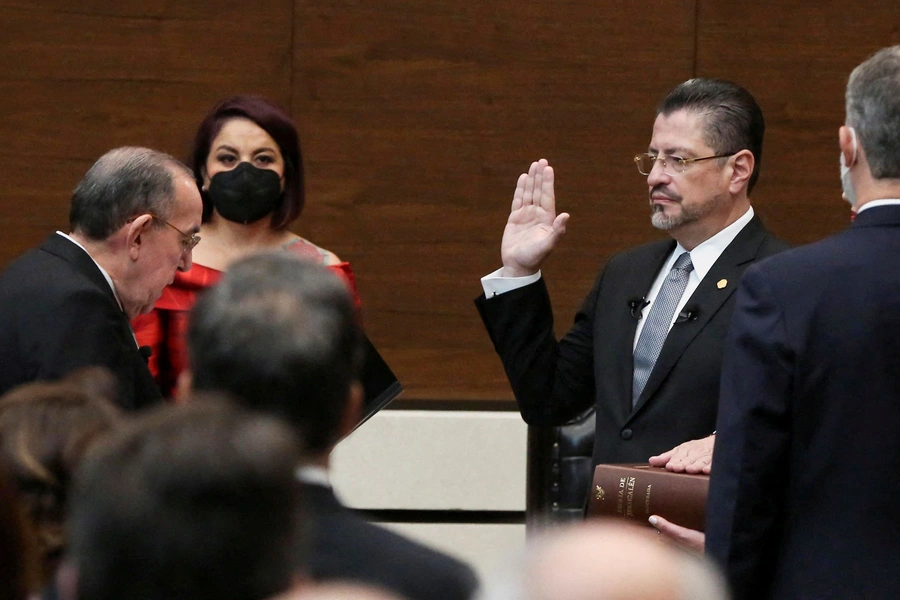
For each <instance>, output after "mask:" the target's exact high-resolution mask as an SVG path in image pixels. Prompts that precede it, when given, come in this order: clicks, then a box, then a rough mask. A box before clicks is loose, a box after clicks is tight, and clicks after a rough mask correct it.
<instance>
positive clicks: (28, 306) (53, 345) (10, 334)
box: [0, 148, 202, 409]
mask: <svg viewBox="0 0 900 600" xmlns="http://www.w3.org/2000/svg"><path fill="white" fill-rule="evenodd" d="M201 214H202V203H201V201H200V193H199V192H198V191H197V185H196V184H195V183H194V180H193V177H192V175H191V172H190V171H189V170H188V169H187V168H186V167H185V166H184V165H182V164H181V163H180V162H178V161H177V160H175V159H174V158H172V157H171V156H169V155H167V154H162V153H160V152H155V151H153V150H148V149H147V148H117V149H115V150H111V151H109V152H107V153H106V154H104V155H103V156H102V157H100V159H99V160H97V162H96V163H94V166H92V167H91V168H90V170H89V171H88V172H87V174H86V175H85V176H84V178H83V179H82V180H81V182H80V183H79V184H78V185H77V186H76V187H75V191H74V192H73V193H72V202H71V208H70V213H69V223H70V232H69V233H68V234H66V233H63V232H61V231H58V232H56V233H54V234H51V235H50V236H49V237H48V238H47V239H46V240H45V241H44V243H43V244H42V245H41V246H40V247H38V248H35V249H33V250H30V251H28V252H26V253H25V254H23V255H22V256H20V257H19V258H17V259H16V260H14V261H13V262H12V263H11V264H10V265H9V266H8V267H7V268H6V270H5V271H3V273H2V274H0V365H3V368H2V369H0V394H2V393H4V392H6V391H7V390H9V389H11V388H13V387H15V386H17V385H21V384H23V383H28V382H30V381H35V380H53V379H58V378H60V377H62V376H64V375H66V374H67V373H69V372H70V371H73V370H75V369H77V368H79V367H85V366H92V365H101V366H104V367H106V368H108V369H110V370H111V371H112V372H113V373H114V374H115V376H116V377H117V379H118V385H119V386H120V387H119V393H120V395H119V399H120V402H121V405H122V406H123V407H125V408H128V409H138V408H142V407H144V406H148V405H151V404H153V403H155V402H158V401H160V400H161V399H162V395H161V394H160V391H159V388H158V386H157V385H156V383H155V382H154V381H153V377H152V376H151V374H150V371H149V370H148V369H147V361H146V358H145V356H144V354H142V353H141V352H140V351H139V349H138V346H137V344H136V343H135V338H134V333H133V332H132V330H131V325H130V324H129V322H128V319H129V318H133V317H136V316H137V315H139V314H141V313H145V312H148V311H150V310H151V309H152V308H153V304H154V302H156V299H157V298H159V296H160V294H161V293H162V291H163V288H165V286H166V284H168V283H169V282H170V281H172V278H173V277H174V276H175V273H176V271H186V270H188V269H190V268H191V250H192V249H193V247H194V245H195V244H196V243H197V242H198V241H199V238H198V237H197V236H196V235H195V233H196V232H197V231H198V230H199V228H200V219H201Z"/></svg>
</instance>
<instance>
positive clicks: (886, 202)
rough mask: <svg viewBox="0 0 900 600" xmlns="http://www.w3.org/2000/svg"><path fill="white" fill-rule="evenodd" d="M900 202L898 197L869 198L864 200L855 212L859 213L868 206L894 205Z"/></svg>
mask: <svg viewBox="0 0 900 600" xmlns="http://www.w3.org/2000/svg"><path fill="white" fill-rule="evenodd" d="M898 204H900V198H885V199H883V200H871V201H869V202H866V203H865V204H863V205H862V206H860V207H859V209H858V210H857V211H856V214H859V213H861V212H862V211H864V210H866V209H868V208H875V207H877V206H896V205H898Z"/></svg>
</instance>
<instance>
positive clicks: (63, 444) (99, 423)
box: [0, 372, 122, 585]
mask: <svg viewBox="0 0 900 600" xmlns="http://www.w3.org/2000/svg"><path fill="white" fill-rule="evenodd" d="M101 376H102V377H111V375H110V374H109V373H108V372H105V373H104V374H101ZM77 377H78V382H75V378H72V379H71V380H70V379H69V378H67V379H65V380H63V381H61V382H57V383H45V382H35V383H27V384H25V385H22V386H19V387H17V388H14V389H12V390H10V391H9V392H7V393H6V394H4V395H3V396H2V397H0V463H2V466H3V467H4V468H5V469H6V471H7V472H8V473H9V474H10V477H11V478H12V480H13V482H14V484H15V486H16V488H17V490H18V493H19V499H20V502H21V506H22V508H23V514H24V515H25V516H26V517H27V518H28V519H29V521H30V525H31V528H32V530H33V531H34V534H35V538H36V542H37V549H38V552H39V556H40V559H41V583H42V584H43V585H47V584H49V583H50V582H51V580H52V577H53V574H54V573H55V572H56V569H57V567H58V566H59V560H60V558H61V557H62V554H63V551H64V550H65V547H66V534H65V527H64V523H65V506H66V500H67V497H68V492H69V487H70V482H71V479H72V476H73V475H74V473H75V469H76V467H77V466H78V465H79V463H80V462H81V460H82V458H83V456H84V454H85V452H86V451H87V450H88V448H89V447H90V446H91V444H93V443H94V442H95V441H96V440H97V439H99V438H100V437H101V436H102V435H104V434H105V433H107V432H108V431H110V430H113V429H115V428H116V427H118V426H120V425H121V423H122V417H121V413H120V412H119V410H118V409H117V408H116V407H115V406H114V405H113V404H112V403H111V402H110V401H109V400H108V399H106V398H100V397H96V396H94V395H92V394H91V393H90V392H88V391H86V390H85V389H83V388H81V387H79V385H80V384H81V383H82V382H83V383H87V382H89V381H91V378H92V377H94V375H90V374H79V375H77Z"/></svg>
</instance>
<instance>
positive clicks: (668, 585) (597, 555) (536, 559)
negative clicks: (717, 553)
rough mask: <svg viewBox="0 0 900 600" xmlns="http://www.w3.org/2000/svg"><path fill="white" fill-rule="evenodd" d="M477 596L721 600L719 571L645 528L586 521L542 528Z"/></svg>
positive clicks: (502, 599)
mask: <svg viewBox="0 0 900 600" xmlns="http://www.w3.org/2000/svg"><path fill="white" fill-rule="evenodd" d="M548 531H550V533H548V534H545V535H544V537H539V538H537V540H536V541H534V542H532V543H531V544H530V545H529V547H528V548H527V549H526V551H525V555H524V557H521V558H520V559H519V560H518V561H516V562H515V563H514V564H512V565H511V566H509V567H508V571H505V572H504V573H502V574H500V576H499V577H497V578H495V579H492V580H490V581H489V582H487V584H486V585H485V588H484V591H483V592H482V593H481V594H480V595H479V597H478V598H479V600H727V598H728V593H727V590H726V588H725V585H724V583H723V579H722V577H721V576H720V575H719V574H718V572H717V571H716V570H715V569H714V568H713V567H712V566H711V565H710V564H709V563H707V562H705V561H704V560H703V559H702V558H700V557H697V556H695V555H693V554H689V553H687V552H684V551H683V550H680V549H678V548H676V547H674V546H672V545H671V544H668V543H660V539H659V538H658V537H657V536H656V535H655V534H653V533H652V530H650V529H646V528H637V527H634V526H631V525H625V524H621V523H618V522H612V521H588V522H585V523H579V524H577V525H571V526H567V527H561V528H559V529H555V530H548Z"/></svg>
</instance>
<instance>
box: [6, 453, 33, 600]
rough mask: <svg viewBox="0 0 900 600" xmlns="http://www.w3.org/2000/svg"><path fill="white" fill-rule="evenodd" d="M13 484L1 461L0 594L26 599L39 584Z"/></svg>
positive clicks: (28, 531) (31, 546)
mask: <svg viewBox="0 0 900 600" xmlns="http://www.w3.org/2000/svg"><path fill="white" fill-rule="evenodd" d="M21 508H22V507H21V502H19V498H18V495H17V493H16V489H15V486H14V485H13V482H12V480H11V479H10V478H9V477H8V476H7V474H6V471H5V469H3V465H0V598H4V599H5V598H9V599H10V600H26V599H27V598H29V597H30V594H31V593H32V592H35V591H37V590H38V588H39V587H40V584H39V583H38V576H37V573H36V571H37V557H36V556H35V551H34V540H33V538H32V536H31V530H30V528H29V527H28V522H27V519H26V518H25V516H24V515H23V514H22V509H21Z"/></svg>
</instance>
